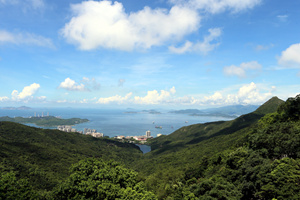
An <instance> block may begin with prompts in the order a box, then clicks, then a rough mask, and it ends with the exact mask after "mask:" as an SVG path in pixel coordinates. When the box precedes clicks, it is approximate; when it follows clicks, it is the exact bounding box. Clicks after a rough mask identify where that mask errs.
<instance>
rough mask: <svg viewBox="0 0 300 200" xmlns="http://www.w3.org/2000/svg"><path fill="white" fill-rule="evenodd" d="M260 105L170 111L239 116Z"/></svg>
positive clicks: (194, 114) (200, 114) (198, 114)
mask: <svg viewBox="0 0 300 200" xmlns="http://www.w3.org/2000/svg"><path fill="white" fill-rule="evenodd" d="M258 107H259V106H258V105H233V106H224V107H220V108H209V109H204V110H198V109H186V110H174V111H170V113H175V114H188V115H191V116H222V117H238V116H240V115H244V114H247V113H250V112H253V111H255V110H256V109H257V108H258Z"/></svg>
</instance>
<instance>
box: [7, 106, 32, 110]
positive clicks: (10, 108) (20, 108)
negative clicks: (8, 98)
mask: <svg viewBox="0 0 300 200" xmlns="http://www.w3.org/2000/svg"><path fill="white" fill-rule="evenodd" d="M1 109H2V110H31V109H32V108H30V107H27V106H20V107H3V108H1Z"/></svg>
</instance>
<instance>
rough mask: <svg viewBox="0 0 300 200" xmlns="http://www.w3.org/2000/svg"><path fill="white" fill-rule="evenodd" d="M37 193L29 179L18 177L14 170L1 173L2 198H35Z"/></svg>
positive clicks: (19, 199) (17, 199)
mask: <svg viewBox="0 0 300 200" xmlns="http://www.w3.org/2000/svg"><path fill="white" fill-rule="evenodd" d="M35 198H37V194H36V193H35V192H34V190H33V189H32V187H31V186H30V184H29V182H28V180H26V179H17V178H16V175H15V173H14V172H6V173H2V174H1V175H0V199H16V200H23V199H35Z"/></svg>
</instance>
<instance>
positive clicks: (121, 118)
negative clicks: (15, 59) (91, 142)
mask: <svg viewBox="0 0 300 200" xmlns="http://www.w3.org/2000/svg"><path fill="white" fill-rule="evenodd" d="M126 111H128V110H105V109H83V108H80V109H79V108H76V109H72V108H34V109H31V110H4V109H0V116H9V117H18V116H20V117H30V116H34V115H35V114H36V116H38V115H39V116H41V115H42V113H43V114H44V115H47V113H49V115H51V116H59V117H62V118H73V117H78V118H86V119H88V120H89V122H86V123H82V124H77V125H75V126H74V128H76V129H77V130H79V131H83V129H84V128H90V129H96V130H97V131H98V132H101V133H104V135H105V136H109V137H114V136H117V135H124V136H138V135H145V133H146V131H148V130H150V131H151V136H153V137H156V136H157V134H159V133H160V134H163V135H168V134H171V133H173V132H174V131H175V130H177V129H179V128H181V127H183V126H188V125H191V124H198V123H205V122H212V121H220V120H222V121H223V120H224V121H227V120H231V119H233V118H227V117H217V116H189V115H187V114H175V113H168V112H162V113H161V114H152V113H148V112H137V113H128V112H126ZM31 126H34V127H36V126H35V125H31ZM155 126H161V127H162V128H161V129H159V128H155ZM44 128H45V127H44Z"/></svg>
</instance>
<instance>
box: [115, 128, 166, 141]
mask: <svg viewBox="0 0 300 200" xmlns="http://www.w3.org/2000/svg"><path fill="white" fill-rule="evenodd" d="M160 135H161V134H158V135H157V136H160ZM114 138H115V139H118V140H124V139H127V140H131V139H133V140H136V141H139V142H141V143H145V142H146V141H147V139H149V138H153V137H152V136H151V131H146V134H145V135H142V136H123V135H118V136H115V137H114Z"/></svg>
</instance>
